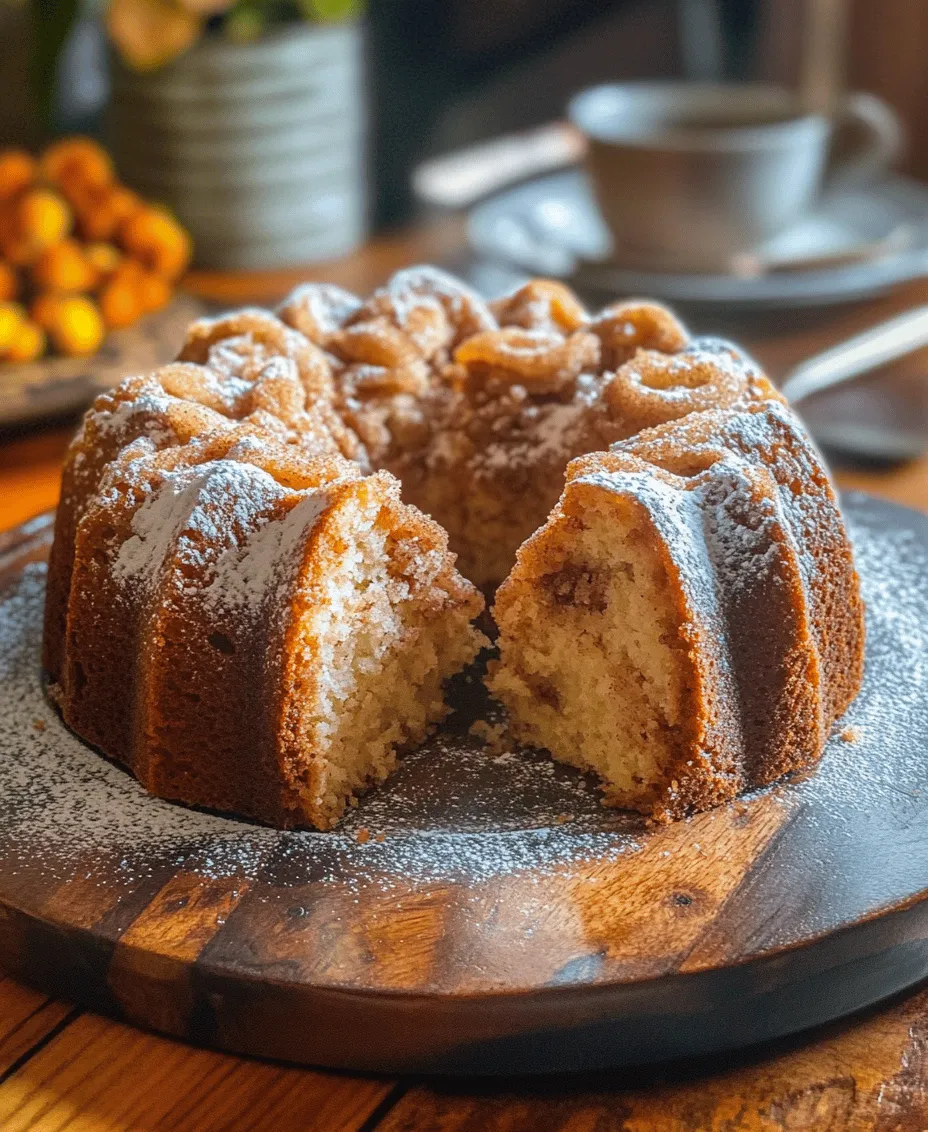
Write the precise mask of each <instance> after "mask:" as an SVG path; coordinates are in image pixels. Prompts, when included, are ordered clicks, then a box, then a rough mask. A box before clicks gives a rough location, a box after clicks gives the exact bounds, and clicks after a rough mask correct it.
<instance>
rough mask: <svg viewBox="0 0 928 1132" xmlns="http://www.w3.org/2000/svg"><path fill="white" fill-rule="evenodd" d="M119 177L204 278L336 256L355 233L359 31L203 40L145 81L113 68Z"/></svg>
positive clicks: (359, 212)
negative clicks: (171, 215)
mask: <svg viewBox="0 0 928 1132" xmlns="http://www.w3.org/2000/svg"><path fill="white" fill-rule="evenodd" d="M111 107H112V108H111V111H110V116H109V132H110V139H111V144H112V147H113V152H114V154H115V157H116V161H117V164H118V166H119V170H120V172H121V174H122V175H123V177H125V179H126V181H127V182H128V183H129V184H131V185H133V186H134V187H136V188H138V189H139V190H140V191H141V192H143V193H144V194H145V195H147V196H149V197H152V198H154V199H156V200H161V201H163V202H164V203H166V204H167V205H169V206H170V207H171V208H172V209H173V210H174V211H175V212H176V214H177V215H178V217H179V218H180V219H181V221H182V222H183V223H184V224H186V225H187V227H188V228H189V229H190V231H191V232H192V234H193V237H194V242H195V245H196V255H197V262H198V264H199V265H201V266H208V267H222V268H245V269H247V268H255V267H273V266H278V265H282V264H288V263H299V262H306V261H309V260H313V259H325V258H329V257H331V256H336V255H339V254H341V253H343V252H345V251H347V250H349V249H350V248H351V247H353V246H354V245H355V244H357V243H358V241H359V240H360V239H361V238H362V236H363V234H364V213H365V208H364V167H363V152H364V115H363V98H362V77H361V33H360V30H359V28H358V27H357V25H353V24H340V25H333V26H330V27H314V26H311V25H307V26H302V25H295V26H293V27H288V28H287V29H285V30H283V31H281V32H278V33H276V34H272V35H268V36H266V37H263V38H262V39H261V40H259V41H256V42H255V43H249V44H238V43H234V44H233V43H229V42H227V41H224V40H221V39H212V38H210V39H207V40H206V41H204V42H202V43H201V44H200V45H199V46H197V47H196V48H194V49H193V50H192V51H190V52H188V53H187V54H186V55H184V56H182V57H181V58H180V59H178V60H176V61H175V62H174V63H172V64H170V65H169V66H167V67H165V68H163V69H162V70H160V71H156V72H154V73H151V74H136V73H133V72H130V71H128V70H126V69H125V68H124V67H121V66H119V65H118V64H116V65H114V68H113V98H112V102H111Z"/></svg>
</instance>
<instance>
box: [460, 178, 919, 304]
mask: <svg viewBox="0 0 928 1132" xmlns="http://www.w3.org/2000/svg"><path fill="white" fill-rule="evenodd" d="M468 236H469V240H470V243H471V245H472V247H473V248H474V249H475V250H476V251H477V252H479V253H480V254H481V255H482V256H485V257H487V258H489V259H491V260H495V261H497V262H500V261H502V262H503V263H505V264H506V265H507V266H508V267H511V268H515V269H518V270H520V271H522V272H525V273H527V274H530V275H547V276H554V277H556V278H562V279H565V280H567V281H569V282H570V283H571V285H572V286H573V287H575V288H576V289H578V290H580V291H582V292H584V293H586V294H594V295H597V296H604V295H628V294H642V295H648V296H651V297H655V298H662V299H667V300H670V301H673V302H688V303H699V304H706V305H721V304H724V305H725V306H733V305H737V306H739V307H742V308H750V307H753V308H777V307H779V308H795V307H811V306H825V305H829V304H837V303H842V302H849V301H852V300H855V299H863V298H869V297H871V296H873V295H877V294H880V293H883V292H885V291H888V290H890V289H892V288H893V287H895V286H897V285H899V284H900V283H905V282H908V281H910V280H912V279H918V278H921V277H922V276H924V275H928V186H926V185H922V184H921V183H920V182H917V181H914V180H910V179H909V178H906V177H901V176H893V177H889V178H887V179H885V180H883V181H880V182H878V183H876V184H873V185H869V186H866V187H860V188H855V189H853V190H851V189H846V190H843V191H840V192H839V191H836V192H834V193H832V194H829V195H827V196H825V197H823V198H822V200H821V201H820V202H819V205H818V208H817V209H816V211H815V212H814V213H810V214H809V215H808V216H806V217H804V218H802V220H800V221H799V222H798V223H797V224H796V225H794V226H793V227H792V228H790V229H789V230H788V231H786V232H782V233H780V234H779V235H778V236H777V237H776V238H775V239H774V240H771V241H770V242H769V243H768V244H767V245H765V246H764V247H763V248H758V249H756V252H755V254H754V256H752V257H751V258H752V259H755V260H759V261H761V262H764V261H770V262H772V263H774V264H775V265H776V267H775V270H770V271H767V272H766V273H763V272H761V273H758V274H735V273H734V272H732V273H731V274H720V275H710V274H685V273H676V272H665V271H643V270H640V269H638V268H627V267H621V266H619V265H618V264H615V263H613V262H611V252H612V246H611V245H612V241H611V237H610V235H609V232H608V230H607V228H606V226H605V224H604V222H603V220H602V217H601V216H600V214H599V210H598V208H597V207H596V203H595V201H594V198H593V194H592V190H591V188H590V186H589V183H588V180H587V177H586V174H585V173H584V172H583V171H582V170H580V169H570V170H568V171H566V172H561V173H557V174H554V175H551V176H547V177H540V178H538V179H537V180H533V181H529V182H526V183H525V184H522V185H519V186H517V187H515V188H511V189H508V190H506V191H505V192H501V193H499V194H497V195H496V196H494V197H491V198H490V199H488V200H486V201H484V202H483V203H482V204H480V205H478V206H477V207H476V208H475V209H473V211H472V212H471V214H470V217H469V219H468ZM871 251H872V254H868V252H871ZM791 261H792V262H794V263H795V266H791Z"/></svg>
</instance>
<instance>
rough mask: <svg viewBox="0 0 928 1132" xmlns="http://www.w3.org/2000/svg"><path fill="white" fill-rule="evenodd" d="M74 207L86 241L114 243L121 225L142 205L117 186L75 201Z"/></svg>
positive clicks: (131, 194) (123, 188) (130, 191)
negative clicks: (109, 241)
mask: <svg viewBox="0 0 928 1132" xmlns="http://www.w3.org/2000/svg"><path fill="white" fill-rule="evenodd" d="M74 207H75V211H76V212H77V220H78V227H79V228H80V231H81V235H82V236H83V237H84V238H85V239H87V240H112V239H113V237H114V236H115V235H116V233H117V232H118V231H119V229H120V227H121V225H122V224H123V223H124V222H125V221H126V220H128V219H129V217H130V216H132V215H133V213H135V212H137V211H138V210H139V209H140V208H142V207H143V205H142V201H141V200H140V198H139V197H138V196H136V194H135V193H134V192H132V190H131V189H127V188H125V187H124V186H122V185H116V186H113V187H111V188H105V189H95V190H94V191H93V192H92V193H88V194H84V195H83V196H79V197H77V198H75V203H74Z"/></svg>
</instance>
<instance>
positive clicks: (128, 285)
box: [100, 272, 144, 330]
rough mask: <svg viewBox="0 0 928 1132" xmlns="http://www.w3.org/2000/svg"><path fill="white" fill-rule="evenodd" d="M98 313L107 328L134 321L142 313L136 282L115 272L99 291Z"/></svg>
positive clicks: (116, 328) (114, 327)
mask: <svg viewBox="0 0 928 1132" xmlns="http://www.w3.org/2000/svg"><path fill="white" fill-rule="evenodd" d="M100 313H101V314H102V315H103V322H104V324H105V326H106V328H107V329H108V330H119V329H120V328H121V327H123V326H131V325H132V323H133V322H136V321H137V320H138V318H139V316H140V315H141V314H143V313H144V310H143V307H142V301H141V298H140V297H139V293H138V290H137V287H136V284H135V283H134V282H133V281H132V280H130V279H127V278H126V277H125V275H120V274H119V273H118V272H117V273H116V274H115V275H114V276H113V278H112V279H110V281H109V282H108V283H107V284H106V285H105V286H104V288H103V289H102V291H101V292H100Z"/></svg>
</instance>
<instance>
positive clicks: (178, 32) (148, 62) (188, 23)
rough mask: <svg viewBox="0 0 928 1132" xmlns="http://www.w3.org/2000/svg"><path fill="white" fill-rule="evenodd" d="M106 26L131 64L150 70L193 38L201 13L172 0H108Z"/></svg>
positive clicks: (196, 32) (200, 23)
mask: <svg viewBox="0 0 928 1132" xmlns="http://www.w3.org/2000/svg"><path fill="white" fill-rule="evenodd" d="M106 26H107V30H108V31H109V34H110V38H111V39H112V40H113V43H114V44H115V45H116V49H117V50H118V51H119V54H120V55H121V56H122V58H123V60H124V61H125V62H126V63H127V64H128V65H129V66H130V67H133V68H135V70H137V71H152V70H155V68H157V67H161V66H163V65H164V64H165V63H169V62H170V61H171V60H172V59H175V58H176V57H177V56H178V55H181V54H182V53H183V52H184V51H186V50H187V48H188V47H190V46H191V45H192V44H193V43H194V42H195V41H196V39H197V37H198V36H199V34H200V29H201V27H202V16H201V15H199V14H197V13H196V12H194V11H191V10H190V9H189V7H181V6H180V5H179V4H175V3H174V2H173V0H110V2H109V7H108V8H107V13H106Z"/></svg>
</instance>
